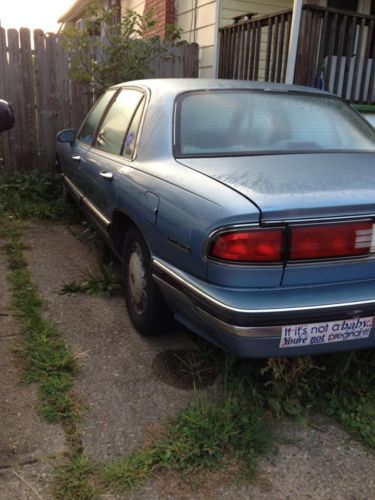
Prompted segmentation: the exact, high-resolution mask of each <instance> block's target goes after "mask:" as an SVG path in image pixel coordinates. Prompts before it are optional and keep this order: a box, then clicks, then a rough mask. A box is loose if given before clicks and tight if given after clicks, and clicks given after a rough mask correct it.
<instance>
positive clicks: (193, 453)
mask: <svg viewBox="0 0 375 500" xmlns="http://www.w3.org/2000/svg"><path fill="white" fill-rule="evenodd" d="M160 434H161V436H160V437H159V439H158V440H156V441H155V442H154V443H153V444H151V445H149V446H147V447H146V448H144V449H141V450H139V451H136V452H134V453H132V454H131V455H129V456H127V457H125V458H123V459H118V460H115V461H112V462H110V463H107V464H100V465H98V464H96V465H94V464H92V463H91V464H90V463H89V462H88V461H86V460H84V459H81V461H80V460H78V459H77V457H73V458H72V460H71V461H70V462H69V463H68V464H65V465H63V466H62V467H60V468H59V469H58V471H57V476H56V481H55V490H58V491H59V494H58V495H57V498H61V499H62V498H68V499H70V498H72V499H73V498H81V496H80V495H81V494H82V493H81V491H82V490H83V491H84V494H83V496H82V498H93V497H94V496H95V495H98V494H99V493H108V492H112V493H123V492H126V491H127V490H129V489H135V488H138V487H140V486H141V485H142V484H143V483H144V482H145V481H146V480H147V479H149V478H152V477H155V475H156V474H157V473H158V472H160V471H163V470H165V471H168V470H174V471H176V472H178V473H180V474H181V475H182V477H183V478H185V479H187V478H192V477H196V475H197V474H198V473H200V472H201V471H207V470H218V469H220V468H222V467H224V466H225V465H227V464H229V463H233V462H234V461H235V462H236V463H238V464H239V470H240V471H241V473H242V474H243V475H245V476H246V477H248V478H249V477H250V478H253V477H254V475H255V473H256V470H257V464H258V460H259V457H260V456H262V455H264V454H266V453H269V452H270V451H271V450H272V449H273V448H274V444H275V436H274V435H273V433H272V431H271V420H270V418H269V414H268V413H267V411H266V410H265V408H264V407H263V404H262V401H261V399H260V398H259V395H258V394H257V393H256V392H255V391H254V387H252V386H251V385H249V384H248V383H245V381H244V382H241V383H239V381H238V379H237V378H233V379H232V378H231V377H229V378H228V379H227V381H226V383H225V390H224V393H222V394H221V395H219V394H218V393H217V394H216V395H215V396H211V398H210V399H208V398H207V397H206V396H204V397H203V396H201V397H200V398H198V399H197V401H196V402H195V403H194V404H191V405H189V406H188V407H187V408H185V409H184V410H182V411H181V412H180V414H179V415H178V416H177V417H175V418H172V419H169V420H168V421H166V422H165V425H164V427H163V429H162V431H161V433H160ZM82 460H83V461H82ZM88 493H90V494H91V495H92V497H90V496H87V497H86V496H84V495H86V494H88Z"/></svg>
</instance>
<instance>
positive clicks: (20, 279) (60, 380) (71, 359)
mask: <svg viewBox="0 0 375 500" xmlns="http://www.w3.org/2000/svg"><path fill="white" fill-rule="evenodd" d="M22 231H23V227H22V224H21V223H20V222H18V221H15V220H9V219H7V220H6V219H3V220H2V230H1V233H2V236H3V237H4V236H5V238H6V243H5V245H4V249H5V252H6V255H7V257H8V264H9V269H10V272H9V276H8V278H9V282H10V284H11V289H12V294H13V308H14V312H15V315H16V316H17V317H18V318H19V320H20V323H21V328H22V332H23V335H24V340H23V342H22V345H21V346H20V348H19V352H20V353H21V354H22V356H23V359H24V361H25V365H26V369H25V374H24V380H25V381H26V382H29V383H31V382H36V383H38V384H39V399H40V405H39V412H40V414H41V415H42V416H43V417H44V418H45V419H46V420H47V421H48V422H60V423H63V424H70V423H72V422H73V421H74V420H75V418H76V416H77V411H78V410H77V408H78V407H77V404H76V400H75V398H74V396H73V392H72V390H73V383H74V375H75V372H76V369H77V365H76V359H75V356H74V354H73V352H72V351H71V350H70V349H69V348H68V347H67V346H66V344H65V342H64V339H63V337H62V336H61V335H60V333H59V332H58V331H57V330H56V328H55V326H54V325H53V324H52V323H51V322H49V321H47V320H45V319H44V318H43V312H44V307H43V300H42V298H41V297H40V294H39V292H38V291H37V289H36V287H35V285H34V283H33V281H32V277H31V274H30V271H29V270H28V269H27V262H26V259H25V257H24V250H25V249H26V247H25V245H24V244H23V242H22V239H21V236H22Z"/></svg>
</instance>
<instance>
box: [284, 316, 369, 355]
mask: <svg viewBox="0 0 375 500" xmlns="http://www.w3.org/2000/svg"><path fill="white" fill-rule="evenodd" d="M373 325H374V316H368V317H367V318H355V319H343V320H337V321H328V322H324V323H310V324H302V325H291V326H283V327H282V329H281V340H280V348H283V347H298V346H307V345H318V344H329V343H331V342H341V341H343V340H358V339H365V338H367V337H369V336H370V332H371V329H372V327H373Z"/></svg>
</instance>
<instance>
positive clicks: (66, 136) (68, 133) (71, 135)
mask: <svg viewBox="0 0 375 500" xmlns="http://www.w3.org/2000/svg"><path fill="white" fill-rule="evenodd" d="M57 140H58V141H59V142H70V144H73V142H74V141H75V140H76V131H75V130H74V129H72V128H67V129H66V130H61V132H59V133H58V134H57Z"/></svg>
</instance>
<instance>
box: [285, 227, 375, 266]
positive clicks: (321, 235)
mask: <svg viewBox="0 0 375 500" xmlns="http://www.w3.org/2000/svg"><path fill="white" fill-rule="evenodd" d="M372 231H373V224H372V223H371V222H350V223H343V224H327V225H322V226H301V227H298V226H297V227H292V228H291V229H290V234H291V239H290V251H289V258H290V259H323V258H329V257H331V258H332V257H350V256H356V255H366V254H368V253H369V252H370V250H371V242H372Z"/></svg>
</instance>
